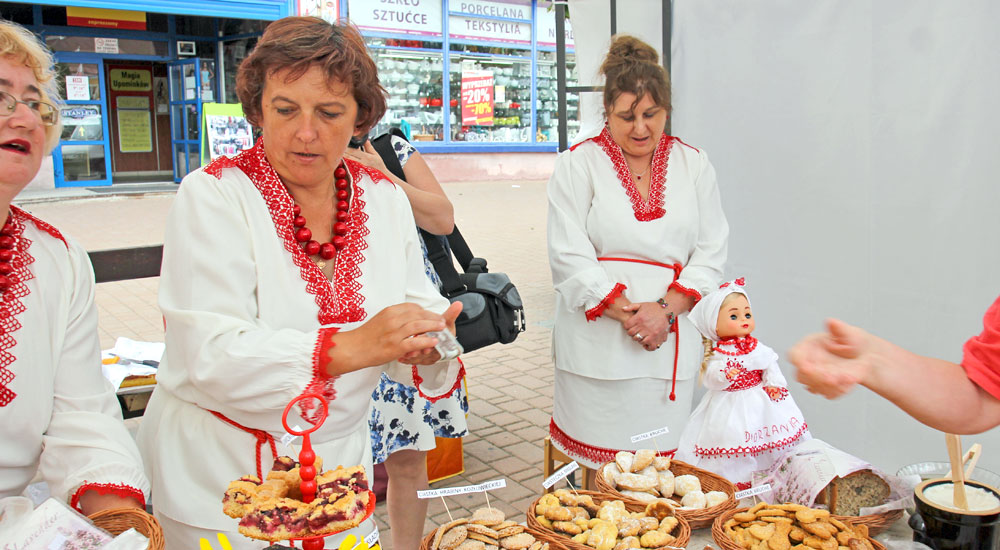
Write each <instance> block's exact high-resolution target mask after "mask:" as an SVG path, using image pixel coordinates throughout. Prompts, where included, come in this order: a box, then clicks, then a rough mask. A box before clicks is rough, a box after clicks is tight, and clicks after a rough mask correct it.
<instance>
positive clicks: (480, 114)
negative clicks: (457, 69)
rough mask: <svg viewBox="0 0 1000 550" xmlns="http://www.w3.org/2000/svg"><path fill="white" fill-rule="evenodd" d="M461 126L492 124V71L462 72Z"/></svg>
mask: <svg viewBox="0 0 1000 550" xmlns="http://www.w3.org/2000/svg"><path fill="white" fill-rule="evenodd" d="M462 126H493V73H492V72H490V71H463V72H462Z"/></svg>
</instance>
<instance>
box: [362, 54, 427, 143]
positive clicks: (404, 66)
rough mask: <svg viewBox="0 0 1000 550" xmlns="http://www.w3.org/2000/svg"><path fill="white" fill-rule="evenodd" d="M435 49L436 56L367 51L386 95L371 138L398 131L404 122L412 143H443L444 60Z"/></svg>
mask: <svg viewBox="0 0 1000 550" xmlns="http://www.w3.org/2000/svg"><path fill="white" fill-rule="evenodd" d="M374 40H375V41H380V42H383V43H384V42H385V41H384V40H382V39H374ZM406 42H413V41H406ZM438 48H439V50H438V52H423V51H414V50H409V51H408V50H403V49H392V48H371V54H372V57H373V59H375V64H376V65H377V66H378V71H379V80H381V82H382V86H384V87H385V89H386V90H387V91H388V92H389V97H388V99H387V100H386V102H387V109H386V113H385V116H383V117H382V120H380V121H379V123H378V124H377V125H376V126H375V128H374V129H373V134H374V135H378V134H382V133H384V132H387V131H388V130H389V129H390V128H398V127H399V126H400V125H401V124H402V123H403V122H404V121H405V123H406V124H408V125H409V127H410V132H411V136H412V139H413V140H415V141H441V140H443V139H444V117H445V108H444V97H443V87H442V75H443V74H444V56H442V55H441V53H440V45H438Z"/></svg>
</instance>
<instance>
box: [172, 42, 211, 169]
mask: <svg viewBox="0 0 1000 550" xmlns="http://www.w3.org/2000/svg"><path fill="white" fill-rule="evenodd" d="M168 70H169V77H168V80H169V88H170V146H171V148H172V150H173V156H174V181H176V182H178V183H180V181H181V180H182V179H184V176H186V175H188V173H190V172H192V171H194V170H196V169H198V167H200V166H201V118H202V114H201V112H202V108H201V105H202V102H205V103H209V102H212V101H215V62H214V61H212V60H208V59H198V58H190V59H181V60H179V61H172V62H170V64H169V65H168Z"/></svg>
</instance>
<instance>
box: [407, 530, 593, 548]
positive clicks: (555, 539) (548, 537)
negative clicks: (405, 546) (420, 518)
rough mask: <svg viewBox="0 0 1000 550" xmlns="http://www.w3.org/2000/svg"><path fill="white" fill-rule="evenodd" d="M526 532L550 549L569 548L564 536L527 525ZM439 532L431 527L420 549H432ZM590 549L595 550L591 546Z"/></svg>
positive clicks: (422, 540)
mask: <svg viewBox="0 0 1000 550" xmlns="http://www.w3.org/2000/svg"><path fill="white" fill-rule="evenodd" d="M524 532H525V533H531V536H533V537H535V540H540V541H542V542H547V543H549V550H567V548H566V546H565V545H564V544H563V543H562V541H561V540H559V539H562V537H559V536H558V535H555V534H553V533H543V532H541V531H539V530H537V529H532V528H531V527H525V529H524ZM435 534H437V529H431V532H430V533H427V534H426V535H425V536H424V538H423V539H421V540H420V550H431V544H432V543H433V542H434V535H435ZM590 550H594V549H593V548H591V549H590Z"/></svg>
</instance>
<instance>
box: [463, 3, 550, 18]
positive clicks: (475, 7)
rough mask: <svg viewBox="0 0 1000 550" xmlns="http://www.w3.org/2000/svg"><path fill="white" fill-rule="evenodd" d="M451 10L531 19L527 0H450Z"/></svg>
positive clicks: (470, 13)
mask: <svg viewBox="0 0 1000 550" xmlns="http://www.w3.org/2000/svg"><path fill="white" fill-rule="evenodd" d="M449 8H450V9H451V11H452V12H461V13H466V14H469V15H486V16H489V17H506V18H508V19H527V20H529V21H530V20H531V2H529V1H528V0H509V1H507V2H503V1H497V0H452V1H451V2H450V3H449Z"/></svg>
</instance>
